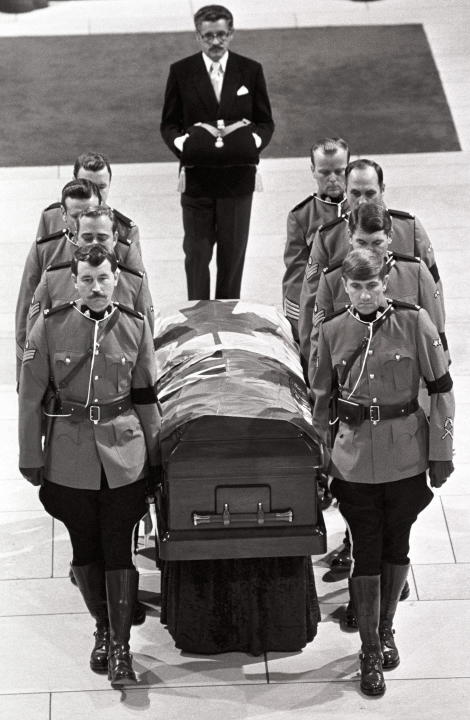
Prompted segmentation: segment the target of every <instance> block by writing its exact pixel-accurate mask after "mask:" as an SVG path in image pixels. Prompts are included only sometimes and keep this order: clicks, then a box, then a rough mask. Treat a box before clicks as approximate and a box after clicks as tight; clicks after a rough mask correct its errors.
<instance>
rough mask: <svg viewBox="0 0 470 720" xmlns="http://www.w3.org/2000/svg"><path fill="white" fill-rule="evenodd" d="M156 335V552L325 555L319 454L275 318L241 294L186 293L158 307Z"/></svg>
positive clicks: (294, 363)
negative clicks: (172, 304)
mask: <svg viewBox="0 0 470 720" xmlns="http://www.w3.org/2000/svg"><path fill="white" fill-rule="evenodd" d="M157 333H158V334H157V337H156V341H155V347H156V362H157V374H158V378H159V381H158V386H157V390H158V397H159V401H160V403H161V405H162V410H163V422H162V458H163V467H164V473H163V480H162V483H161V485H160V486H159V490H158V494H157V506H158V540H159V552H160V557H161V558H162V559H164V560H191V559H193V560H196V559H224V558H247V557H278V556H279V557H280V556H301V555H304V556H305V555H310V554H316V553H324V552H326V532H325V526H324V523H323V518H322V515H321V511H320V509H319V507H318V502H317V489H316V469H317V468H318V467H319V466H320V465H321V455H320V450H319V446H318V444H317V443H316V440H315V435H314V432H313V429H312V425H311V413H310V407H309V402H308V398H307V392H306V388H305V384H304V381H303V375H302V370H301V367H300V363H299V359H298V351H297V348H296V345H295V344H294V342H293V340H292V335H291V331H290V326H289V323H288V322H287V320H286V319H285V318H284V316H282V315H281V314H280V313H279V312H278V311H277V310H275V309H274V308H271V307H269V306H264V305H257V304H253V303H246V302H242V301H220V300H216V301H201V302H188V303H186V304H185V305H184V307H181V308H180V309H179V310H177V311H175V312H170V313H167V314H162V316H161V318H160V321H159V323H158V327H157Z"/></svg>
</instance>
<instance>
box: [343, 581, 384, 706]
mask: <svg viewBox="0 0 470 720" xmlns="http://www.w3.org/2000/svg"><path fill="white" fill-rule="evenodd" d="M349 588H350V592H351V599H352V602H353V605H354V609H355V611H356V617H357V623H358V625H359V635H360V636H361V642H362V649H361V654H360V656H359V657H360V661H361V690H362V692H363V693H364V694H365V695H383V694H384V692H385V682H384V676H383V672H382V651H381V649H380V638H379V614H380V575H359V576H357V577H352V578H351V579H350V583H349Z"/></svg>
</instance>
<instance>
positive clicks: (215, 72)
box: [210, 62, 224, 102]
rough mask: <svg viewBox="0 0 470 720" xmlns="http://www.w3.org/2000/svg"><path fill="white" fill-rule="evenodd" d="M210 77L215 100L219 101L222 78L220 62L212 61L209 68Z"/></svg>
mask: <svg viewBox="0 0 470 720" xmlns="http://www.w3.org/2000/svg"><path fill="white" fill-rule="evenodd" d="M210 78H211V83H212V87H213V88H214V92H215V96H216V98H217V102H220V94H221V92H222V82H223V79H224V75H223V70H222V68H221V67H220V63H218V62H214V63H212V65H211V69H210Z"/></svg>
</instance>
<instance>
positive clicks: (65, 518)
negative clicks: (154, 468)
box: [39, 480, 147, 570]
mask: <svg viewBox="0 0 470 720" xmlns="http://www.w3.org/2000/svg"><path fill="white" fill-rule="evenodd" d="M145 497H146V481H145V480H138V481H137V482H135V483H132V484H131V485H124V487H120V488H114V489H112V490H111V489H109V488H103V489H101V490H78V489H75V488H69V487H65V486H63V485H57V484H56V483H51V482H47V481H46V482H45V484H44V485H43V486H42V487H41V489H40V491H39V499H40V500H41V502H42V504H43V505H44V508H45V510H46V511H47V512H48V513H49V515H52V517H55V518H57V520H60V521H61V522H63V523H64V525H65V527H66V528H67V530H68V532H69V535H70V540H71V542H72V549H73V560H72V564H73V565H89V564H90V563H93V562H98V563H100V564H102V565H103V566H104V569H105V570H124V569H126V568H133V567H134V565H133V562H132V548H133V538H134V528H135V525H136V523H138V522H139V521H140V519H141V518H142V517H143V515H145V513H146V511H147V505H146V502H145Z"/></svg>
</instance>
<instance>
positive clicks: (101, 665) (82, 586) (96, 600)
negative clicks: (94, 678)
mask: <svg viewBox="0 0 470 720" xmlns="http://www.w3.org/2000/svg"><path fill="white" fill-rule="evenodd" d="M71 570H72V572H73V575H74V578H75V581H76V584H77V587H78V589H79V590H80V592H81V594H82V595H83V599H84V600H85V605H86V606H87V608H88V610H89V612H90V615H91V616H92V617H93V618H94V619H95V622H96V630H95V633H94V634H95V646H94V648H93V650H92V651H91V655H90V667H91V669H92V670H93V672H96V673H105V672H107V670H108V652H109V622H108V605H107V602H106V587H105V581H104V570H103V567H102V566H101V565H99V564H98V563H91V564H90V565H72V566H71Z"/></svg>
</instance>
